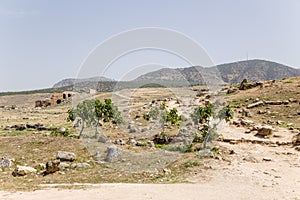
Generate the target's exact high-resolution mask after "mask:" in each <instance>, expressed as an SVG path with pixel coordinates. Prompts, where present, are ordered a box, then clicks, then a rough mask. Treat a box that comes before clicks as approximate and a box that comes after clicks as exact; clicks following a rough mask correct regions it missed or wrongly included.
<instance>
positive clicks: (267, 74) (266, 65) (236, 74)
mask: <svg viewBox="0 0 300 200" xmlns="http://www.w3.org/2000/svg"><path fill="white" fill-rule="evenodd" d="M217 68H218V70H219V72H220V74H221V77H222V79H223V80H224V81H225V82H227V83H240V82H241V81H242V80H243V79H244V78H247V79H248V80H250V81H260V80H280V79H283V78H287V77H294V76H300V69H295V68H292V67H288V66H286V65H282V64H279V63H276V62H271V61H265V60H249V61H240V62H235V63H228V64H222V65H218V66H217Z"/></svg>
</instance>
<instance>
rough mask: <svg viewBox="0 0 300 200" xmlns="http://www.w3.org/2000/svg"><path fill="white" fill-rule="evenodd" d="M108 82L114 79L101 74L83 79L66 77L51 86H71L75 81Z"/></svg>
mask: <svg viewBox="0 0 300 200" xmlns="http://www.w3.org/2000/svg"><path fill="white" fill-rule="evenodd" d="M102 81H103V82H110V81H114V80H113V79H109V78H106V77H103V76H100V77H92V78H84V79H76V78H68V79H63V80H61V81H59V82H58V83H55V84H54V85H53V88H61V87H66V86H73V85H75V84H76V83H84V82H102Z"/></svg>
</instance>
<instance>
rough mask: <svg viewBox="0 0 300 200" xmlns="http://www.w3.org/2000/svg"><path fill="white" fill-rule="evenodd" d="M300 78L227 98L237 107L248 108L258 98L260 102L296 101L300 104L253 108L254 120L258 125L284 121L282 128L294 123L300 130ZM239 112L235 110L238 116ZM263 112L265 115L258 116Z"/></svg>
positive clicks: (240, 92)
mask: <svg viewBox="0 0 300 200" xmlns="http://www.w3.org/2000/svg"><path fill="white" fill-rule="evenodd" d="M299 86H300V77H295V78H290V79H285V80H282V81H277V82H276V83H274V84H273V85H272V86H269V87H264V88H259V87H256V88H253V89H249V90H245V91H239V92H238V93H236V94H232V95H230V96H228V97H227V99H228V101H229V102H231V104H232V105H234V106H235V107H246V106H247V105H249V104H250V103H252V102H253V100H255V99H256V98H258V99H260V100H273V101H277V100H280V101H285V100H289V99H296V100H298V102H295V103H293V102H290V103H289V104H288V105H264V106H260V107H256V108H252V109H251V112H252V113H253V117H252V118H251V119H253V120H254V121H255V122H257V123H268V121H269V122H270V121H273V122H275V123H276V122H277V121H282V125H281V126H286V125H287V124H289V123H293V127H295V128H300V115H299V114H298V113H299V112H300V103H299V101H300V87H299ZM238 110H240V109H235V111H236V115H238V112H237V111H238ZM258 111H263V112H265V114H257V113H258Z"/></svg>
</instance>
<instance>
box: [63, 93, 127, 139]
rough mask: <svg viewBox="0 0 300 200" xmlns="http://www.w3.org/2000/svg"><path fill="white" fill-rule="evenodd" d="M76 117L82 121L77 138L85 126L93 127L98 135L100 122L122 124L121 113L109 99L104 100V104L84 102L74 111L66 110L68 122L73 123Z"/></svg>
mask: <svg viewBox="0 0 300 200" xmlns="http://www.w3.org/2000/svg"><path fill="white" fill-rule="evenodd" d="M76 117H79V118H80V119H81V120H82V128H81V131H80V134H79V137H81V136H82V133H83V130H84V128H85V127H86V126H88V127H90V126H95V127H96V134H97V133H99V130H98V128H99V126H100V121H101V120H102V121H103V122H110V121H112V123H114V124H121V123H122V122H123V119H122V116H121V113H120V112H119V111H118V108H117V106H115V105H114V104H113V103H112V101H111V99H105V100H104V103H103V102H101V101H99V100H98V99H97V100H84V101H83V102H81V103H79V104H78V105H77V106H76V108H75V109H71V110H68V120H69V121H74V120H75V119H76Z"/></svg>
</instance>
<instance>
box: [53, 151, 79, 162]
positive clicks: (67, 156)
mask: <svg viewBox="0 0 300 200" xmlns="http://www.w3.org/2000/svg"><path fill="white" fill-rule="evenodd" d="M56 159H59V160H60V161H71V162H73V161H74V160H76V154H75V153H71V152H66V151H59V152H57V155H56Z"/></svg>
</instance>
